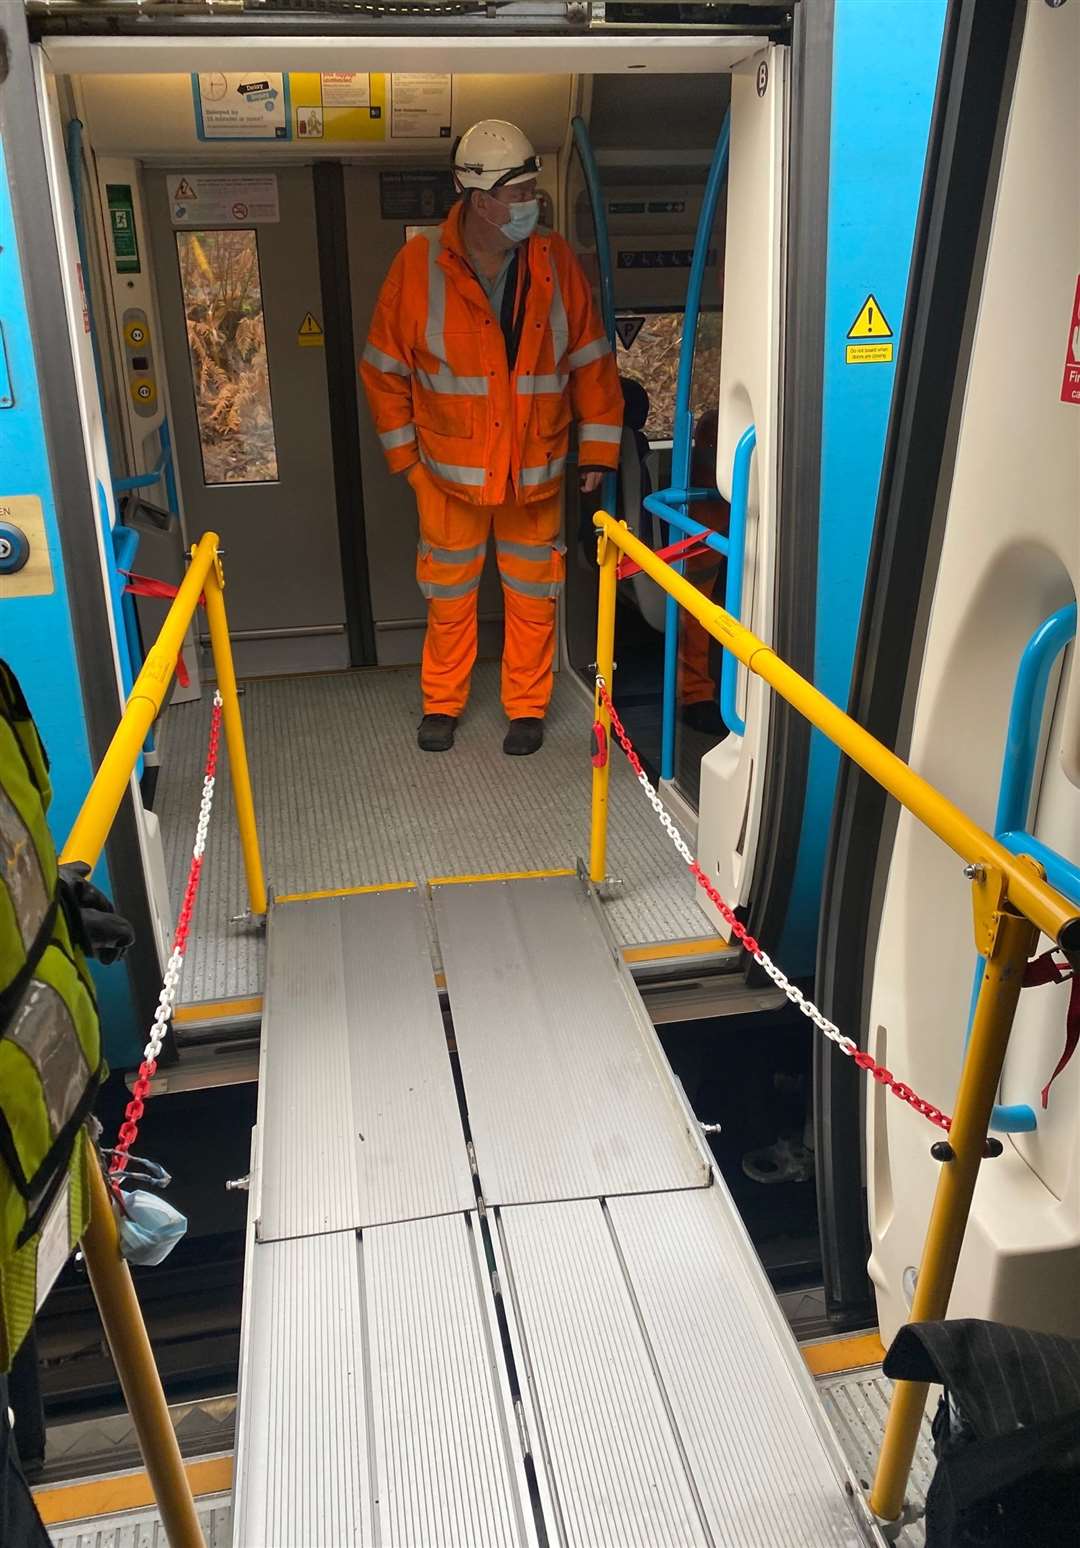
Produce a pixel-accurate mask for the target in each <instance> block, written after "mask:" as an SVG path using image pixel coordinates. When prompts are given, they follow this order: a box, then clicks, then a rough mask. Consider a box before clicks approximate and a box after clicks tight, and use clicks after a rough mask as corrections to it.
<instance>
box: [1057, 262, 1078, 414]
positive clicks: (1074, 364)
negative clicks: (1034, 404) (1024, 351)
mask: <svg viewBox="0 0 1080 1548" xmlns="http://www.w3.org/2000/svg"><path fill="white" fill-rule="evenodd" d="M1061 401H1062V403H1076V404H1080V274H1078V275H1077V277H1076V294H1075V295H1074V296H1073V305H1072V316H1071V317H1070V319H1069V334H1068V337H1067V339H1066V340H1065V374H1064V376H1063V377H1062V378H1061Z"/></svg>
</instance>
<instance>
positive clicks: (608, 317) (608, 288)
mask: <svg viewBox="0 0 1080 1548" xmlns="http://www.w3.org/2000/svg"><path fill="white" fill-rule="evenodd" d="M572 128H573V131H574V144H575V145H576V147H577V153H578V155H579V156H580V157H581V170H582V171H583V172H584V174H585V187H586V188H587V189H588V193H589V204H590V205H591V207H592V215H593V225H594V226H595V228H596V261H597V267H598V268H599V271H600V316H601V319H602V321H603V324H604V332H605V333H606V334H607V341H608V343H609V344H610V345H611V351H612V354H614V352H615V280H614V276H613V275H612V272H611V242H610V239H609V237H608V223H607V210H606V209H605V208H604V191H603V189H602V188H601V186H600V169H599V168H598V166H597V165H596V157H595V155H594V154H593V148H592V141H591V140H590V139H589V130H588V126H587V124H586V123H585V120H584V119H583V118H581V117H580V116H578V117H576V118H575V119H574V122H573V125H572ZM616 487H617V475H616V474H614V473H605V474H604V482H603V485H602V486H601V503H602V508H603V509H604V510H605V511H610V512H611V513H612V514H613V515H614V513H615V493H616Z"/></svg>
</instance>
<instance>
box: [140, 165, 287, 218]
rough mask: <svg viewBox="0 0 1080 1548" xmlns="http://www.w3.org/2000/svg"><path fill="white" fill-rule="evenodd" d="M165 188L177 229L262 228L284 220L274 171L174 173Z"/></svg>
mask: <svg viewBox="0 0 1080 1548" xmlns="http://www.w3.org/2000/svg"><path fill="white" fill-rule="evenodd" d="M165 187H166V189H167V190H168V194H169V209H170V213H171V214H172V223H173V225H174V226H200V227H201V226H259V225H267V224H269V223H270V222H272V221H276V220H279V219H280V212H279V207H278V181H277V177H276V176H275V175H274V173H273V172H263V173H260V174H258V175H255V174H250V175H238V174H234V173H232V172H180V173H170V174H169V175H168V176H167V177H166V179H165Z"/></svg>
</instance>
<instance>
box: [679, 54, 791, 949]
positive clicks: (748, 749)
mask: <svg viewBox="0 0 1080 1548" xmlns="http://www.w3.org/2000/svg"><path fill="white" fill-rule="evenodd" d="M788 59H789V54H788V51H787V50H786V49H783V48H775V47H774V48H769V49H767V50H764V51H763V52H762V53H760V54H759V55H757V57H756V58H755V59H753V60H751V61H749V62H748V64H747V65H746V66H744V67H743V68H742V69H740V70H739V71H738V72H736V73H735V74H734V75H733V76H732V81H731V151H730V159H729V172H728V190H727V240H726V243H725V263H724V341H723V348H722V351H721V357H720V383H719V392H718V400H719V403H718V414H719V417H718V426H717V460H716V486H717V488H718V489H719V490H720V493H721V494H722V495H723V496H724V498H725V499H726V500H727V501H728V502H729V503H732V502H734V500H735V498H736V489H735V479H736V478H737V477H738V478H743V479H745V480H746V484H745V488H744V489H743V490H742V491H741V492H740V494H741V498H742V499H743V501H744V505H745V512H746V521H745V541H744V544H743V546H742V552H741V553H738V552H735V551H733V553H732V555H731V559H730V567H731V568H732V569H736V567H737V570H738V574H737V577H736V579H737V580H738V582H739V592H740V594H741V599H742V600H741V608H740V610H739V611H740V621H741V622H742V623H744V624H746V626H747V627H748V628H750V629H752V630H753V631H754V632H755V633H756V634H758V635H760V636H761V637H762V638H764V639H770V638H771V637H772V632H773V594H774V582H775V571H776V535H777V527H778V525H779V480H780V447H779V436H780V430H781V425H782V420H781V413H780V386H781V353H782V351H781V340H782V337H783V305H784V289H783V285H784V272H783V255H784V242H785V235H784V205H785V195H786V185H785V177H786V155H787V66H788ZM748 432H749V433H750V434H752V436H753V437H754V448H753V451H752V454H751V455H750V456H749V458H747V456H746V453H745V450H744V452H743V455H742V456H740V457H739V458H738V459H737V457H736V451H737V448H738V447H739V445H740V442H742V443H743V445H744V448H745V447H746V446H748V445H750V442H748V441H746V440H745V438H746V437H747V434H748ZM728 595H729V597H730V596H731V591H730V588H729V592H728ZM729 670H731V669H730V668H729ZM734 688H735V691H734V693H733V694H732V695H730V700H729V703H728V706H727V715H728V717H729V719H730V721H731V722H732V723H731V724H729V725H728V727H727V730H728V735H727V736H726V737H725V739H724V740H723V741H722V742H720V743H719V744H718V745H717V746H716V747H714V748H713V750H712V751H711V752H709V753H707V754H706V756H705V758H704V760H703V762H702V765H701V797H700V809H699V822H698V851H699V855H700V856H701V857H702V858H703V860H704V862H705V863H706V865H707V867H708V869H709V871H710V873H711V874H712V875H713V876H714V878H715V879H716V882H717V885H718V887H719V890H720V892H721V893H722V894H723V896H724V897H725V898H727V899H728V901H729V902H731V903H732V904H744V903H746V901H747V899H748V897H749V892H750V885H751V881H752V879H753V874H754V860H755V855H756V851H757V842H758V830H759V825H760V820H761V810H762V800H763V794H764V785H765V780H764V764H765V750H766V743H767V739H768V734H769V695H768V692H767V690H766V689H765V687H764V685H763V684H762V682H761V681H760V679H758V678H752V677H750V676H749V675H748V674H747V673H746V672H745V670H744V669H742V668H740V669H739V670H738V672H737V674H736V676H735V680H734ZM702 898H703V906H706V907H707V908H708V910H710V911H711V910H712V905H711V904H708V902H707V900H705V899H704V895H703V894H702ZM717 921H718V928H720V929H722V931H723V933H724V934H727V926H725V925H724V924H723V922H722V921H721V920H719V916H717Z"/></svg>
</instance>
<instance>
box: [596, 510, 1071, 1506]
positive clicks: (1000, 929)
mask: <svg viewBox="0 0 1080 1548" xmlns="http://www.w3.org/2000/svg"><path fill="white" fill-rule="evenodd" d="M594 523H595V525H596V526H597V527H598V528H599V530H600V532H601V534H602V537H604V538H607V539H608V542H609V546H617V547H618V548H619V549H620V550H621V551H622V552H623V553H625V554H627V555H628V556H629V557H630V558H631V559H633V560H634V561H635V563H637V564H638V565H639V566H640V567H641V569H642V570H643V571H644V572H645V574H646V575H648V576H650V577H651V578H652V579H653V580H655V581H656V582H657V584H658V585H659V586H661V587H662V588H663V590H664V591H666V592H667V593H668V594H669V595H670V596H673V597H674V598H675V600H676V601H677V602H678V603H679V605H680V606H681V607H683V608H684V609H685V610H686V611H687V612H688V613H690V614H692V615H693V617H694V618H696V619H697V620H698V622H699V623H700V624H701V625H702V627H703V628H704V629H706V630H707V632H708V633H709V634H711V635H712V637H713V638H714V639H716V640H719V642H720V644H721V645H723V646H724V648H725V649H726V650H729V651H731V653H732V655H733V656H735V657H736V659H737V660H739V661H741V662H742V663H743V665H744V666H745V667H746V668H747V669H748V670H749V671H751V672H753V673H755V674H756V675H757V676H758V677H760V678H762V680H763V681H764V682H766V683H768V684H769V686H770V687H771V688H773V689H774V690H775V691H776V692H777V693H778V694H780V696H781V698H783V699H785V700H786V701H787V702H788V703H789V704H790V705H792V706H793V707H794V708H795V709H796V710H798V712H799V713H800V714H801V715H802V716H803V717H804V718H805V719H806V720H808V721H809V722H810V723H811V725H814V726H816V727H817V728H818V730H819V731H821V732H823V733H824V734H825V736H827V737H828V738H829V740H830V741H831V742H833V743H835V745H836V746H837V747H839V748H840V749H841V751H842V752H845V753H846V754H847V756H848V757H849V758H851V760H852V761H853V762H854V763H856V764H858V766H859V767H860V768H861V769H863V770H865V771H866V773H867V774H869V775H870V776H871V778H872V779H874V780H875V781H876V782H877V784H879V785H880V786H881V787H882V788H883V789H884V790H886V791H888V793H889V794H890V795H892V796H893V797H895V799H896V800H897V801H899V802H900V804H901V805H902V806H904V807H905V808H906V809H907V810H908V811H909V812H911V813H912V815H913V816H914V817H915V818H916V819H917V820H918V821H919V822H921V823H922V824H923V825H924V826H925V827H927V828H929V829H930V831H931V832H932V833H935V834H936V835H937V836H938V838H940V839H941V840H942V841H943V842H944V843H946V844H948V845H949V847H950V848H951V849H953V850H955V852H956V853H957V854H958V855H960V856H961V857H962V859H964V860H965V861H966V862H967V867H968V874H970V875H972V876H973V877H974V878H975V883H974V893H975V923H976V945H977V948H978V950H979V953H980V955H982V956H984V957H985V958H986V969H985V973H984V975H983V981H982V984H981V986H980V989H979V996H978V1000H977V1004H976V1009H975V1015H974V1018H973V1021H972V1027H971V1036H970V1038H969V1041H968V1047H967V1052H966V1054H965V1057H964V1063H963V1068H962V1070H961V1075H960V1085H959V1088H958V1090H957V1095H956V1104H955V1116H954V1117H953V1120H952V1127H951V1129H950V1131H949V1141H948V1144H949V1147H950V1149H949V1152H948V1159H946V1160H944V1161H942V1170H941V1174H940V1176H939V1178H938V1186H937V1190H936V1192H935V1196H934V1203H933V1208H932V1211H931V1216H930V1222H929V1226H928V1228H927V1236H926V1242H925V1245H924V1248H923V1257H922V1264H921V1267H920V1269H919V1278H918V1282H917V1285H916V1288H915V1295H914V1299H913V1303H912V1308H911V1316H912V1320H913V1321H927V1320H934V1319H938V1318H942V1317H944V1316H945V1315H946V1312H947V1310H948V1305H949V1297H950V1295H951V1293H952V1286H953V1280H954V1278H955V1274H956V1266H957V1263H958V1261H959V1257H960V1249H961V1247H962V1245H963V1240H964V1233H965V1230H966V1229H967V1222H968V1217H969V1214H970V1209H971V1200H972V1197H973V1194H974V1190H975V1182H976V1179H977V1177H978V1171H979V1164H980V1161H981V1159H982V1155H983V1148H984V1145H985V1142H986V1135H987V1130H988V1128H989V1124H990V1115H991V1111H992V1109H993V1104H994V1100H995V1098H996V1094H997V1089H998V1085H999V1082H1000V1079H1001V1070H1002V1065H1003V1063H1004V1060H1005V1053H1006V1049H1007V1048H1008V1042H1009V1033H1010V1031H1011V1029H1012V1023H1013V1017H1014V1015H1015V1012H1016V1004H1017V1000H1018V999H1019V996H1020V990H1021V987H1022V984H1023V976H1024V965H1025V963H1026V962H1027V959H1028V957H1029V956H1030V955H1031V953H1032V951H1034V949H1035V946H1036V943H1037V941H1038V935H1039V931H1040V930H1041V931H1043V932H1044V933H1045V934H1047V935H1049V936H1050V937H1051V938H1052V939H1053V940H1055V941H1056V942H1057V943H1058V945H1059V946H1060V947H1061V948H1062V950H1063V951H1064V952H1065V953H1066V955H1067V956H1068V957H1069V959H1070V961H1071V962H1072V963H1073V965H1074V966H1077V965H1078V964H1080V918H1078V917H1077V914H1076V910H1075V908H1074V906H1073V905H1072V904H1071V903H1070V902H1069V901H1068V900H1067V899H1066V898H1064V897H1063V896H1062V895H1061V894H1060V893H1059V892H1057V891H1055V889H1054V888H1053V887H1051V886H1049V885H1048V884H1047V882H1046V881H1045V879H1044V877H1043V875H1042V873H1041V872H1040V870H1039V868H1038V866H1037V865H1035V864H1034V863H1033V862H1032V860H1031V859H1030V858H1029V857H1027V856H1015V855H1012V854H1010V852H1009V851H1008V850H1007V849H1005V848H1004V847H1003V846H1002V845H1001V844H999V843H998V842H997V841H996V840H995V839H994V838H992V837H991V835H990V834H989V833H987V832H986V830H985V829H983V828H981V827H980V826H979V825H978V823H976V822H975V821H974V820H973V819H972V818H970V817H969V816H968V815H967V813H966V812H964V811H962V810H961V809H960V807H958V806H956V805H955V803H954V802H952V801H950V800H948V798H947V797H946V796H944V795H942V793H941V792H940V791H939V790H936V789H935V788H934V786H933V785H931V784H930V783H929V781H928V780H925V779H923V778H922V776H921V775H919V774H916V773H915V771H914V770H913V769H911V768H909V767H908V765H907V764H906V763H905V762H904V761H903V759H902V758H898V757H897V756H896V754H895V753H893V752H891V751H890V750H889V749H888V748H887V747H885V746H884V745H883V744H882V743H881V742H879V741H878V740H877V739H876V737H873V736H871V735H870V733H869V732H868V731H865V730H864V729H863V727H862V726H860V725H859V724H858V722H857V721H854V720H852V718H851V717H850V715H846V714H845V713H844V711H843V710H841V709H839V708H838V707H837V706H836V705H835V704H833V703H832V701H831V700H830V699H827V698H826V697H825V695H824V694H823V693H820V692H819V691H818V690H817V689H816V688H815V687H814V686H813V684H812V683H808V682H807V681H806V679H805V678H803V677H800V676H799V674H798V673H797V672H795V671H794V670H793V669H792V668H791V667H789V666H788V665H787V664H786V663H785V662H783V661H781V660H780V658H779V657H778V656H776V655H775V654H774V653H773V651H771V650H770V649H769V647H768V646H767V645H765V644H764V643H763V641H761V640H760V639H758V637H757V636H756V635H755V634H752V633H751V632H750V630H749V629H745V628H744V627H743V626H742V624H740V623H739V621H738V620H737V619H736V618H733V617H732V616H731V614H730V613H727V612H725V611H724V609H723V608H722V607H718V606H717V605H716V604H715V603H713V602H710V601H708V600H707V598H705V597H704V596H703V595H702V593H701V592H700V591H698V590H697V588H696V587H695V586H693V585H691V583H690V582H689V581H687V580H685V579H684V578H683V577H682V576H681V575H679V574H678V573H677V572H676V571H675V570H673V569H672V568H671V566H670V565H668V564H665V563H664V561H663V560H662V559H660V558H658V557H657V556H656V554H654V553H653V551H652V549H650V548H648V547H647V546H646V545H645V544H644V543H642V542H641V541H640V540H639V539H638V538H636V537H635V536H634V535H633V533H631V532H630V531H628V529H627V528H626V525H625V523H619V522H616V521H615V520H614V518H613V517H611V516H608V515H606V514H605V513H604V512H602V511H601V512H599V513H598V514H597V515H596V516H595V517H594ZM927 1390H928V1389H927V1387H926V1386H925V1385H923V1384H920V1383H917V1382H898V1383H897V1387H896V1393H895V1397H894V1400H893V1404H892V1406H891V1408H890V1411H889V1419H888V1424H887V1427H886V1432H885V1438H884V1441H883V1444H882V1451H881V1457H880V1459H879V1464H878V1471H877V1476H876V1478H875V1480H874V1488H873V1491H872V1493H871V1497H870V1504H871V1508H872V1509H873V1510H874V1512H875V1514H876V1515H877V1516H878V1518H879V1519H880V1520H881V1521H884V1522H895V1521H896V1520H897V1519H898V1517H899V1516H900V1513H901V1511H902V1509H903V1503H904V1494H905V1491H906V1488H907V1479H908V1474H909V1472H910V1469H911V1462H912V1458H913V1456H914V1452H915V1445H916V1442H917V1439H918V1433H919V1425H920V1422H921V1418H922V1413H923V1409H924V1407H925V1404H926V1394H927Z"/></svg>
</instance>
